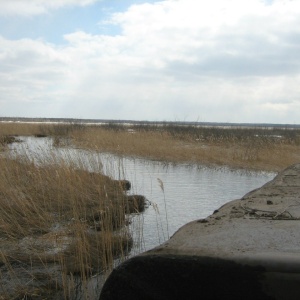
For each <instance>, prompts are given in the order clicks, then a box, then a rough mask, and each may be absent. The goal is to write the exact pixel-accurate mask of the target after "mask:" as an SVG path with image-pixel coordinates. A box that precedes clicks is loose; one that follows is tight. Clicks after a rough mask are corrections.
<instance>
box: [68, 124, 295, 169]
mask: <svg viewBox="0 0 300 300" xmlns="http://www.w3.org/2000/svg"><path fill="white" fill-rule="evenodd" d="M72 139H73V142H74V143H75V144H76V145H77V146H79V147H83V148H87V149H94V150H98V151H107V152H113V153H118V154H125V155H131V156H139V157H145V158H150V159H155V160H161V161H167V162H176V163H180V162H185V163H191V164H208V165H226V166H230V167H233V168H246V169H251V170H263V171H279V170H281V169H283V168H285V167H287V166H289V165H291V164H294V163H297V162H299V161H300V131H299V130H292V129H267V128H206V127H199V128H196V127H192V126H136V127H128V126H102V127H90V128H87V129H86V130H79V131H76V130H75V131H73V132H72Z"/></svg>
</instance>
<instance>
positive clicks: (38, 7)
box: [0, 0, 99, 16]
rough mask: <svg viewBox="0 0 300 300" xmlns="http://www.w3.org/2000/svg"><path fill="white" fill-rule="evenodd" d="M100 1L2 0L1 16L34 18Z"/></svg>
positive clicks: (0, 4)
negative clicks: (54, 10) (34, 16)
mask: <svg viewBox="0 0 300 300" xmlns="http://www.w3.org/2000/svg"><path fill="white" fill-rule="evenodd" d="M96 1H99V0H0V15H4V16H12V15H21V16H32V15H39V14H44V13H46V12H48V11H49V10H52V9H58V8H62V7H65V6H85V5H89V4H92V3H94V2H96Z"/></svg>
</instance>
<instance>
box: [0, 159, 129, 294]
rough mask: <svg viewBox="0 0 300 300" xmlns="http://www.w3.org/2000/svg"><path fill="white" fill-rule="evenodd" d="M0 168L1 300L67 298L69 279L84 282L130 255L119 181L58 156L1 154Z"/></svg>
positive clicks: (123, 199) (122, 195) (70, 283)
mask: <svg viewBox="0 0 300 300" xmlns="http://www.w3.org/2000/svg"><path fill="white" fill-rule="evenodd" d="M40 160H41V159H39V160H38V159H37V160H36V161H39V162H40ZM58 161H59V164H57V162H58ZM99 168H100V166H99ZM0 170H1V172H0V204H1V205H0V239H1V245H0V254H1V255H0V274H1V285H0V290H1V292H2V297H3V298H2V299H23V298H26V297H27V298H28V297H31V298H35V297H37V298H39V297H40V298H41V299H42V298H43V299H63V298H65V299H72V298H74V297H75V296H76V295H74V291H75V290H76V289H72V288H70V285H72V284H73V283H72V280H71V281H70V278H75V277H76V278H80V283H81V285H84V284H86V283H87V282H88V280H89V278H90V276H91V275H92V274H95V273H99V272H102V271H103V270H107V269H109V268H112V266H113V261H114V259H115V258H116V257H120V256H123V257H125V256H126V255H127V253H128V252H129V250H130V248H131V246H132V239H131V237H130V233H129V231H128V229H127V227H126V219H125V213H126V212H127V206H128V205H127V196H126V195H125V193H124V191H123V187H122V185H121V184H119V182H118V181H114V180H111V179H110V178H109V177H107V176H104V175H102V174H101V173H95V172H94V173H91V172H88V171H85V170H79V169H78V168H77V167H74V166H73V165H72V163H69V162H65V161H64V160H62V159H53V161H52V162H49V161H47V164H44V165H40V164H39V165H36V164H35V163H33V160H32V159H29V158H28V157H26V156H23V157H22V158H20V157H19V158H18V157H17V158H15V157H14V159H12V158H10V157H7V156H6V157H0ZM37 274H40V275H37ZM74 276H75V277H74ZM41 277H43V278H42V279H41ZM48 277H51V280H48V279H47V278H48ZM45 278H46V279H45ZM46 282H47V284H46ZM27 298H26V299H27Z"/></svg>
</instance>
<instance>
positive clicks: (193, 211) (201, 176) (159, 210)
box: [11, 137, 275, 255]
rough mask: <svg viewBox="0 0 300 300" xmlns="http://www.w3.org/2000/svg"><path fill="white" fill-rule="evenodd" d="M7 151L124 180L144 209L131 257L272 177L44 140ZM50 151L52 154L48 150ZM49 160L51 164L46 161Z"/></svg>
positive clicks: (32, 140)
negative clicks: (69, 146) (145, 201)
mask: <svg viewBox="0 0 300 300" xmlns="http://www.w3.org/2000/svg"><path fill="white" fill-rule="evenodd" d="M22 139H23V140H24V143H15V144H13V145H12V146H11V150H12V151H15V153H23V154H24V153H25V152H26V155H27V156H28V157H32V158H35V160H36V157H38V156H43V161H47V156H49V157H50V156H51V157H52V155H53V152H54V153H55V154H56V155H57V157H58V159H59V157H64V158H65V157H67V158H68V160H70V161H72V163H74V164H76V165H77V166H78V167H79V168H85V169H88V170H90V171H95V172H97V171H100V170H102V172H103V173H105V174H106V175H109V176H111V177H113V178H115V179H124V178H125V179H127V180H129V181H130V182H131V184H132V190H131V191H130V193H131V194H141V195H144V196H145V197H146V198H147V199H148V201H149V204H150V205H149V207H148V208H147V209H146V210H145V212H144V213H143V214H140V215H136V216H132V225H131V231H132V234H133V237H134V240H135V242H136V244H135V247H134V250H133V255H134V254H136V253H138V252H141V251H145V250H149V249H151V248H153V247H155V246H158V245H159V244H161V243H162V242H164V241H166V240H167V239H168V238H169V237H170V236H172V235H173V234H174V233H175V232H176V231H177V230H178V229H179V228H180V227H181V226H183V225H184V224H186V223H188V222H190V221H193V220H197V219H200V218H205V217H207V216H209V215H210V214H212V213H213V211H214V210H216V209H218V208H219V207H220V206H222V205H223V204H225V203H226V202H228V201H230V200H234V199H239V198H241V197H242V196H243V195H245V194H246V193H248V192H249V191H251V190H253V189H256V188H258V187H260V186H262V185H263V184H265V183H266V182H268V181H270V180H271V179H273V178H274V176H275V173H266V172H246V171H241V170H238V171H237V170H235V171H233V170H230V169H229V168H225V167H224V168H208V167H202V166H195V165H185V164H177V165H173V164H166V163H161V162H156V161H150V160H145V159H138V158H129V157H120V156H116V155H111V154H107V153H96V152H91V151H85V150H80V149H65V148H53V147H52V140H51V139H49V138H32V137H26V138H22ZM49 150H52V151H49ZM52 161H53V160H52Z"/></svg>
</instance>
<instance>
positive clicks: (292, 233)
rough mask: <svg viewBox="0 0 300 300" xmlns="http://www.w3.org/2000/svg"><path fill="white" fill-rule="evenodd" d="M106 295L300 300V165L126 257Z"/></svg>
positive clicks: (156, 299)
mask: <svg viewBox="0 0 300 300" xmlns="http://www.w3.org/2000/svg"><path fill="white" fill-rule="evenodd" d="M100 299H101V300H108V299H130V300H134V299H145V300H147V299H149V300H150V299H151V300H152V299H153V300H159V299H255V300H257V299H284V300H286V299H287V300H289V299H300V164H298V165H295V166H291V167H290V168H287V169H286V170H284V171H283V172H281V173H280V174H279V175H278V176H276V178H275V179H274V180H272V181H270V182H269V183H267V184H266V185H264V186H263V187H261V188H260V189H257V190H255V191H252V192H250V193H248V194H247V195H245V196H244V197H243V198H242V199H239V200H234V201H231V202H229V203H227V204H225V205H224V206H222V207H221V208H220V209H219V210H218V211H216V212H215V213H214V214H213V215H211V216H209V217H208V218H207V219H203V220H197V221H194V222H191V223H189V224H187V225H185V226H183V227H182V228H181V229H179V230H178V231H177V232H176V233H175V234H174V236H173V237H172V238H171V239H170V240H169V241H167V242H166V243H164V244H162V245H161V246H159V247H157V248H154V249H153V250H151V251H148V252H146V253H143V254H141V255H139V256H136V257H134V258H132V259H130V260H128V261H127V262H125V263H123V264H122V265H121V266H119V267H118V268H116V269H115V270H114V271H113V272H112V274H111V275H110V277H109V278H108V280H107V281H106V283H105V285H104V287H103V290H102V293H101V296H100Z"/></svg>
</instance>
